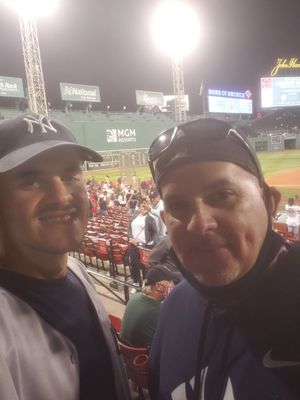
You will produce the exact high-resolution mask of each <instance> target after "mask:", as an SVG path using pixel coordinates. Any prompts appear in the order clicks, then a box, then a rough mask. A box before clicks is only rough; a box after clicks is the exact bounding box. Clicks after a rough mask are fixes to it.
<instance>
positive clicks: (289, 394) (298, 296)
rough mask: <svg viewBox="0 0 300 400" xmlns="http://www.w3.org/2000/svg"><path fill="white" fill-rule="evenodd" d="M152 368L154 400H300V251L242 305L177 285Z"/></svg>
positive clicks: (285, 256) (265, 276)
mask: <svg viewBox="0 0 300 400" xmlns="http://www.w3.org/2000/svg"><path fill="white" fill-rule="evenodd" d="M150 371H151V376H150V392H151V399H152V400H171V399H172V400H195V399H196V398H197V400H198V399H201V400H220V399H226V400H231V399H236V400H275V399H276V400H294V399H295V400H296V399H300V247H294V248H290V249H289V250H288V252H283V253H282V255H281V256H280V258H279V260H278V262H277V263H276V264H275V265H272V266H269V268H267V269H266V270H265V271H264V272H263V273H261V277H260V279H256V282H255V285H251V291H249V293H248V294H247V295H245V296H241V299H240V301H238V302H236V301H235V302H232V303H230V302H227V303H226V302H225V305H222V306H221V305H220V304H219V305H216V304H215V302H214V301H212V300H211V299H210V300H208V299H207V296H204V295H203V292H202V291H201V289H199V288H198V287H196V286H195V285H194V284H193V282H192V284H190V283H189V282H187V281H183V282H182V283H180V284H179V285H177V287H176V288H175V289H174V290H173V291H172V292H171V294H170V296H169V297H168V298H167V300H166V301H165V303H164V305H163V307H162V310H161V314H160V320H159V327H158V330H157V332H156V335H155V337H154V340H153V343H152V347H151V353H150ZM195 381H196V389H195ZM195 392H197V394H196V393H195ZM201 395H202V397H201Z"/></svg>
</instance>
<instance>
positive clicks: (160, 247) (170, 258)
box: [148, 235, 183, 285]
mask: <svg viewBox="0 0 300 400" xmlns="http://www.w3.org/2000/svg"><path fill="white" fill-rule="evenodd" d="M171 249H172V245H171V242H170V238H169V237H168V235H167V236H165V237H164V238H163V239H162V240H161V241H160V242H158V243H157V244H156V245H155V246H154V247H153V249H152V250H151V252H150V254H149V259H148V265H149V267H154V266H156V265H160V264H161V265H164V266H165V267H167V268H168V269H169V270H170V271H171V272H172V273H173V281H174V283H175V285H177V283H179V282H180V281H181V280H182V279H183V277H182V274H181V272H180V271H179V269H178V266H177V264H176V259H175V258H174V252H173V251H172V250H171Z"/></svg>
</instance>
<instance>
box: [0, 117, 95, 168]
mask: <svg viewBox="0 0 300 400" xmlns="http://www.w3.org/2000/svg"><path fill="white" fill-rule="evenodd" d="M58 147H66V148H74V149H78V151H79V153H80V155H81V157H82V160H83V161H94V162H101V161H103V158H102V157H101V155H100V154H98V153H97V152H96V151H94V150H91V149H89V148H88V147H85V146H82V145H80V144H78V143H77V141H76V139H75V137H74V135H73V134H72V133H71V131H70V130H69V129H68V128H66V127H65V126H64V125H62V124H61V123H60V122H58V121H56V120H55V119H52V118H50V117H48V116H47V115H42V114H36V113H32V112H28V113H25V114H21V115H18V116H16V117H14V118H12V119H5V120H3V121H1V122H0V173H3V172H8V171H10V170H12V169H14V168H16V167H18V166H19V165H21V164H23V163H24V162H26V161H29V160H30V159H32V158H34V157H36V156H37V155H39V154H41V153H44V152H46V151H49V150H51V149H55V148H58Z"/></svg>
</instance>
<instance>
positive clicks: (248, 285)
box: [148, 119, 300, 400]
mask: <svg viewBox="0 0 300 400" xmlns="http://www.w3.org/2000/svg"><path fill="white" fill-rule="evenodd" d="M148 158H149V164H150V168H151V171H152V174H153V178H154V180H155V183H156V186H157V188H158V190H159V192H160V194H161V196H162V199H163V201H164V207H165V208H164V211H163V212H162V216H163V220H164V222H165V224H166V226H167V231H168V234H169V237H170V241H171V244H172V249H173V250H172V251H173V255H174V258H175V259H176V262H177V265H178V268H179V269H180V271H181V272H182V274H183V276H184V277H185V278H186V280H185V281H183V282H182V283H180V284H178V285H177V286H176V287H175V289H174V290H173V291H172V293H171V294H170V296H169V297H168V299H167V300H166V302H165V303H164V305H163V307H162V311H161V314H160V320H159V325H158V329H157V332H156V335H155V337H154V340H153V342H152V347H151V354H150V368H151V385H150V389H151V394H152V397H151V398H152V399H153V400H169V399H173V400H174V399H180V400H196V399H197V400H199V399H203V400H221V399H226V400H233V399H238V400H241V399H243V400H253V399H255V400H260V399H261V400H265V399H275V398H276V399H285V400H296V399H299V398H300V339H299V338H300V313H299V306H300V298H299V289H300V283H299V282H300V268H299V267H300V261H299V260H300V250H299V246H296V247H288V245H286V244H285V243H284V241H283V239H282V238H281V236H279V235H278V234H276V233H275V232H274V231H273V230H272V216H274V215H275V212H276V208H277V205H278V203H279V200H280V194H279V192H278V191H277V190H276V189H275V188H270V187H269V186H268V185H267V184H266V182H265V181H264V178H263V175H262V172H261V168H260V164H259V161H258V160H257V157H256V155H255V153H254V152H253V150H252V148H251V147H250V146H249V144H248V143H247V142H246V140H245V139H244V138H243V135H242V132H241V131H238V130H236V129H234V128H232V126H230V125H229V124H227V123H225V122H223V121H219V120H214V119H200V120H195V121H191V122H187V123H183V124H181V125H179V126H177V127H175V128H173V129H169V130H167V131H165V132H163V133H162V134H161V135H160V136H158V137H157V138H156V139H155V140H154V142H153V143H152V145H151V146H150V149H149V154H148Z"/></svg>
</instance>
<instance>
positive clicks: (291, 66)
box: [271, 57, 300, 76]
mask: <svg viewBox="0 0 300 400" xmlns="http://www.w3.org/2000/svg"><path fill="white" fill-rule="evenodd" d="M295 69H300V63H299V60H298V58H297V57H291V58H277V61H276V63H275V65H274V67H273V68H272V70H271V76H275V75H277V74H278V72H280V73H282V72H284V71H288V72H289V71H293V70H295ZM285 75H286V74H285Z"/></svg>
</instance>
